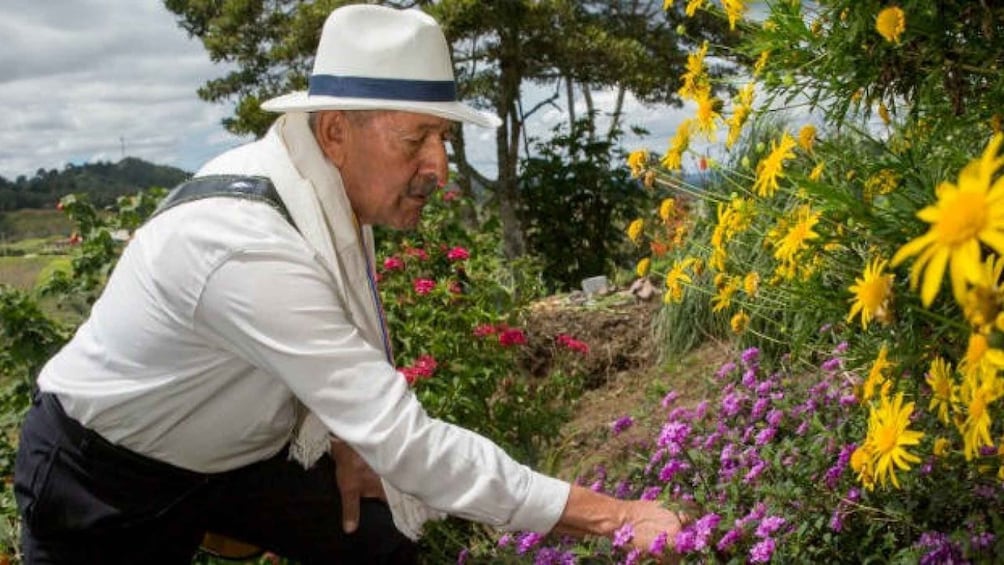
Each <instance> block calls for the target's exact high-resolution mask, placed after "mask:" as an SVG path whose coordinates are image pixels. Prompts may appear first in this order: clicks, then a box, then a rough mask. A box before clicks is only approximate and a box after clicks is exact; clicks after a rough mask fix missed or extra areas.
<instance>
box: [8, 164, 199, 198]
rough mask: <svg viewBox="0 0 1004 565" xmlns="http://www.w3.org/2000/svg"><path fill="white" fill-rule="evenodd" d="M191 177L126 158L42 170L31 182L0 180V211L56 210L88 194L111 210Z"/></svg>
mask: <svg viewBox="0 0 1004 565" xmlns="http://www.w3.org/2000/svg"><path fill="white" fill-rule="evenodd" d="M191 176H192V175H191V173H188V172H185V171H183V170H181V169H178V168H176V167H167V166H164V165H155V164H153V163H149V162H147V161H144V160H142V159H137V158H135V157H126V158H125V159H122V160H121V161H119V162H118V163H111V162H108V161H99V162H97V163H87V164H86V165H72V164H67V165H66V167H64V168H63V170H61V171H60V170H57V169H50V170H48V171H47V170H45V169H39V170H38V171H37V172H36V173H35V176H33V177H31V178H28V177H25V176H19V177H17V179H15V180H13V181H10V180H7V179H5V178H4V177H2V176H0V211H10V210H19V209H21V208H52V207H53V206H55V205H56V202H58V201H59V199H60V198H62V197H63V196H65V195H67V194H70V193H87V194H88V195H89V196H90V198H91V202H93V203H94V204H95V205H97V206H99V207H101V206H107V205H109V204H113V203H114V202H115V199H116V198H118V197H119V196H122V195H125V194H134V193H136V192H138V191H140V190H145V189H147V188H151V187H154V186H159V187H163V188H171V187H173V186H174V185H176V184H178V183H179V182H181V181H183V180H186V179H188V178H189V177H191Z"/></svg>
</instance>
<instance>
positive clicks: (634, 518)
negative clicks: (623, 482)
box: [625, 500, 691, 563]
mask: <svg viewBox="0 0 1004 565" xmlns="http://www.w3.org/2000/svg"><path fill="white" fill-rule="evenodd" d="M627 505H628V506H627V511H626V512H625V521H626V522H627V523H629V524H631V525H632V527H633V528H634V537H633V538H631V545H632V546H634V547H636V548H638V549H640V550H642V551H643V552H645V554H648V551H649V548H650V547H652V542H653V541H655V538H656V537H658V536H659V534H662V533H664V532H665V533H666V538H667V539H666V553H665V554H664V555H665V556H664V557H663V558H662V560H660V562H661V563H676V562H678V561H679V556H678V555H676V554H675V553H674V549H675V548H674V544H673V540H675V539H676V534H677V533H679V531H680V529H681V528H683V526H684V525H685V524H686V523H688V522H689V521H690V520H691V518H690V517H689V516H688V515H687V514H685V513H677V512H674V511H672V510H667V509H666V508H663V507H662V505H661V504H659V503H658V502H654V501H649V500H636V501H630V502H627Z"/></svg>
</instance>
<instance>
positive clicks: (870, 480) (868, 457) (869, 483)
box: [850, 439, 875, 490]
mask: <svg viewBox="0 0 1004 565" xmlns="http://www.w3.org/2000/svg"><path fill="white" fill-rule="evenodd" d="M850 463H851V470H853V471H854V472H855V473H857V474H858V481H859V482H861V484H862V485H864V487H865V488H866V489H868V490H872V489H873V488H875V469H874V465H872V446H871V444H870V443H868V442H867V439H866V441H865V442H864V443H862V444H861V445H860V446H858V448H857V449H855V450H854V453H851V461H850Z"/></svg>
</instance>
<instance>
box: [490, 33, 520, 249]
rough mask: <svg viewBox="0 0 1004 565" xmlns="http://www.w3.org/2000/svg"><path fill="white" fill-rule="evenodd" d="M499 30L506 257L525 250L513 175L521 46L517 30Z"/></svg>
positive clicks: (500, 160) (498, 141)
mask: <svg viewBox="0 0 1004 565" xmlns="http://www.w3.org/2000/svg"><path fill="white" fill-rule="evenodd" d="M507 31H508V30H502V33H500V35H501V38H500V39H501V41H500V51H501V52H502V55H501V56H500V58H499V59H500V61H499V74H500V76H499V79H500V80H499V95H498V98H497V100H496V102H497V106H496V110H497V112H498V115H499V117H501V118H502V120H503V121H502V126H501V127H499V129H498V130H497V132H496V134H495V139H496V151H497V152H498V167H499V180H498V187H497V192H496V194H497V196H498V204H499V220H501V222H502V251H503V253H504V254H505V256H506V257H507V258H509V259H514V258H516V257H521V256H522V255H523V254H524V253H526V241H525V238H524V237H523V226H522V223H521V222H520V221H519V183H518V180H519V179H518V178H517V176H516V171H517V167H518V165H519V136H520V130H521V129H522V125H523V124H522V122H521V121H520V116H519V113H518V112H517V110H516V98H517V97H518V96H519V85H520V82H521V80H522V77H521V76H520V67H519V65H520V61H519V57H520V53H519V50H520V45H519V34H518V33H512V32H510V33H506V32H507Z"/></svg>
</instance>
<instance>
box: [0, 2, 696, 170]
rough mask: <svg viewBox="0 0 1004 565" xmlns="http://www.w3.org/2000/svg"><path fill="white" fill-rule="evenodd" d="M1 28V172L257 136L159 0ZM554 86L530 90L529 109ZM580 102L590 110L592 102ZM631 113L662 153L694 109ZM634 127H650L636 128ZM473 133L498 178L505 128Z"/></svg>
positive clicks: (548, 124)
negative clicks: (217, 91)
mask: <svg viewBox="0 0 1004 565" xmlns="http://www.w3.org/2000/svg"><path fill="white" fill-rule="evenodd" d="M0 37H2V38H3V48H2V49H0V115H2V116H3V118H2V119H3V123H4V126H3V127H2V128H0V176H3V177H5V178H7V179H8V180H13V179H14V178H15V177H16V176H18V175H27V176H31V175H33V174H34V173H35V171H36V170H37V169H39V168H45V169H52V168H62V167H63V166H65V164H66V163H68V162H72V163H78V164H79V163H82V162H90V161H96V160H109V161H117V160H119V159H120V158H121V157H122V156H123V154H124V155H127V156H135V157H140V158H143V159H146V160H148V161H151V162H154V163H158V164H166V165H173V166H177V167H180V168H183V169H185V170H189V171H194V170H195V169H197V168H198V167H199V166H200V165H201V164H202V163H204V162H205V161H207V160H209V159H210V158H212V157H213V156H215V155H216V154H217V153H219V152H221V151H223V150H225V149H227V148H229V147H233V146H236V145H238V144H240V143H242V142H243V141H246V139H240V138H237V137H235V136H232V135H230V134H229V133H227V132H225V131H224V130H223V128H222V126H221V125H220V121H221V119H222V118H224V117H226V116H228V115H229V114H230V112H231V111H232V106H231V105H224V104H210V103H208V102H205V101H202V100H200V99H199V98H198V96H197V95H196V90H197V89H198V88H199V87H200V86H201V85H202V84H204V83H205V82H206V81H207V80H209V79H211V78H215V77H219V76H222V75H223V74H224V73H225V72H227V70H228V69H227V68H225V67H221V66H219V65H214V64H213V63H212V62H210V61H209V58H208V55H207V54H206V52H205V50H204V49H203V47H202V45H201V44H200V43H199V42H198V40H197V39H191V38H189V37H188V36H187V33H186V32H185V31H184V30H182V29H181V28H179V27H178V26H177V24H176V20H175V16H174V15H173V14H172V13H170V12H168V11H167V9H166V8H164V7H163V5H162V4H161V3H160V2H155V1H143V2H136V1H134V0H44V1H43V0H3V2H2V3H0ZM552 92H553V91H552V90H550V89H548V90H547V91H546V92H545V91H544V90H543V89H540V88H539V87H529V88H528V90H527V98H528V100H527V103H526V104H527V105H526V106H525V107H526V108H527V109H529V108H530V107H532V106H533V104H534V103H535V100H536V101H539V100H543V99H544V97H546V96H550V95H551V94H552ZM593 100H594V103H595V105H596V107H597V108H598V109H600V111H601V112H609V111H611V110H612V108H613V105H614V103H615V100H616V92H615V91H613V90H610V91H603V92H596V93H593ZM565 104H566V100H565V99H564V97H563V96H562V97H560V98H559V99H558V100H557V101H556V102H555V105H553V106H545V107H543V108H541V109H540V110H539V111H538V112H537V113H536V114H534V115H533V116H532V117H531V119H530V120H529V123H528V125H527V134H528V135H529V136H531V137H534V136H536V137H546V136H549V135H550V132H551V130H552V128H553V127H554V125H556V124H557V123H559V122H560V121H563V120H565V119H566V116H567V115H566V111H565ZM576 105H577V108H576V111H577V112H578V113H579V115H581V113H582V112H584V111H585V106H584V102H583V101H582V100H581V99H579V100H578V101H577V104H576ZM625 113H626V117H625V118H624V120H623V122H622V126H623V128H624V130H625V132H626V133H625V136H624V138H623V139H622V143H623V144H624V145H625V146H626V147H627V148H629V149H634V148H638V147H646V148H648V149H650V150H652V151H662V150H664V149H665V146H666V141H667V139H668V138H669V137H670V136H671V135H672V134H673V132H674V131H675V129H676V125H677V124H678V123H679V122H680V121H681V120H682V119H684V117H685V116H686V115H687V111H686V110H685V109H684V110H681V109H674V108H666V107H662V106H660V107H650V106H645V105H643V104H641V103H639V102H637V101H636V100H635V99H634V98H633V97H631V96H630V95H628V96H627V98H626V99H625ZM632 125H638V126H642V127H644V128H645V129H647V130H648V131H649V134H648V135H646V136H642V137H639V136H636V135H634V134H632V133H631V132H630V130H629V127H630V126H632ZM601 127H605V122H602V121H601ZM465 132H466V134H467V135H466V139H467V142H468V147H467V152H468V157H469V159H470V160H471V161H472V163H473V164H474V166H475V167H477V168H478V169H479V170H481V171H482V172H484V173H485V174H486V175H488V176H491V177H493V176H495V174H496V170H497V167H496V164H495V158H496V150H495V132H494V131H491V130H488V129H484V128H477V127H468V128H467V129H465ZM123 149H124V152H123Z"/></svg>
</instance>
